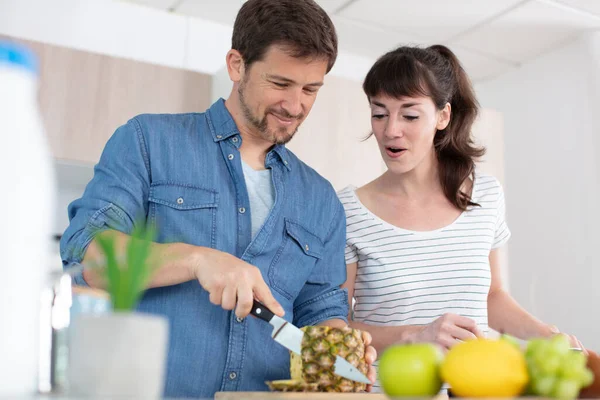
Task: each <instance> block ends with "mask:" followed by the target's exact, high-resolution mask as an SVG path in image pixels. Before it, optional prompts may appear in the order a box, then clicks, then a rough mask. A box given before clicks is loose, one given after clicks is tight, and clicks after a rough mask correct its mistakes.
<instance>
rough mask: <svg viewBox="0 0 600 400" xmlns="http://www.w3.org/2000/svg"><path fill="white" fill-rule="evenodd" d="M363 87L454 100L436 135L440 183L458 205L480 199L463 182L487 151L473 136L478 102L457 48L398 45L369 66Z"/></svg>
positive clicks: (370, 92)
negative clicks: (474, 140) (447, 117)
mask: <svg viewBox="0 0 600 400" xmlns="http://www.w3.org/2000/svg"><path fill="white" fill-rule="evenodd" d="M363 90H364V91H365V93H366V95H367V97H368V98H369V99H371V98H373V97H375V96H378V95H386V96H390V97H394V98H401V97H414V96H427V97H430V98H431V99H432V100H433V102H434V104H435V105H436V107H437V108H438V109H439V110H441V109H443V108H444V107H445V105H446V103H450V107H451V116H450V123H449V124H448V126H447V127H446V129H443V130H438V131H437V132H436V134H435V138H434V147H435V152H436V155H437V159H438V162H439V177H440V183H441V185H442V188H443V190H444V194H445V195H446V198H447V199H448V200H449V201H450V202H451V203H452V204H454V205H455V206H456V207H457V208H458V209H460V210H463V211H464V210H466V209H467V207H468V206H470V205H478V204H476V203H473V202H472V201H471V196H470V194H468V193H465V192H464V191H463V185H464V184H465V183H466V181H467V180H468V179H469V178H470V177H471V178H473V179H475V176H474V171H475V160H476V159H477V158H478V157H481V156H482V155H483V154H484V153H485V149H484V148H482V147H477V146H475V144H474V142H473V139H472V136H471V128H472V126H473V123H474V122H475V119H476V118H477V113H478V110H479V104H478V102H477V99H476V97H475V92H474V90H473V86H472V84H471V81H470V80H469V77H468V75H467V73H466V72H465V70H464V69H463V67H462V66H461V64H460V62H459V61H458V59H457V58H456V56H455V55H454V53H453V52H452V51H451V50H450V49H448V48H447V47H445V46H442V45H434V46H430V47H428V48H425V49H424V48H419V47H407V46H403V47H399V48H398V49H396V50H393V51H390V52H389V53H387V54H385V55H383V56H382V57H381V58H379V59H378V60H377V62H376V63H375V64H374V65H373V67H371V70H370V71H369V72H368V74H367V76H366V78H365V81H364V83H363Z"/></svg>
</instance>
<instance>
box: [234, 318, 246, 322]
mask: <svg viewBox="0 0 600 400" xmlns="http://www.w3.org/2000/svg"><path fill="white" fill-rule="evenodd" d="M235 320H236V321H237V322H239V323H242V322H243V321H244V318H240V317H235Z"/></svg>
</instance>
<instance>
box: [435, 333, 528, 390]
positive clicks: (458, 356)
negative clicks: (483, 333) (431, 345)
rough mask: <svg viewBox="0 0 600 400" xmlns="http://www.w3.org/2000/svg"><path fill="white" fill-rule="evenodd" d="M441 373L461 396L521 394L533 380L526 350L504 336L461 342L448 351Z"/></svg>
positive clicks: (452, 388)
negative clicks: (528, 370) (529, 373)
mask: <svg viewBox="0 0 600 400" xmlns="http://www.w3.org/2000/svg"><path fill="white" fill-rule="evenodd" d="M441 375H442V378H443V380H444V381H445V382H447V383H448V384H449V385H450V387H451V390H452V393H453V394H454V395H456V396H460V397H513V396H518V395H519V394H521V393H522V392H523V390H524V389H525V387H526V386H527V382H528V380H529V377H528V375H527V365H526V362H525V357H524V355H523V353H522V352H521V351H520V350H519V349H518V348H517V347H515V345H514V344H513V343H510V342H509V341H507V340H502V339H496V340H491V339H474V340H468V341H465V342H462V343H459V344H457V345H456V346H454V347H452V348H451V349H450V350H449V351H448V353H447V354H446V358H445V360H444V362H443V363H442V366H441Z"/></svg>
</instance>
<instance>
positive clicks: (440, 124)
mask: <svg viewBox="0 0 600 400" xmlns="http://www.w3.org/2000/svg"><path fill="white" fill-rule="evenodd" d="M451 115H452V108H451V107H450V103H446V105H445V106H444V108H443V109H442V110H440V112H439V114H438V121H437V125H436V128H437V130H438V131H441V130H444V129H446V128H447V127H448V124H449V123H450V116H451Z"/></svg>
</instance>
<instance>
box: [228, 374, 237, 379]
mask: <svg viewBox="0 0 600 400" xmlns="http://www.w3.org/2000/svg"><path fill="white" fill-rule="evenodd" d="M235 378H237V374H236V373H235V372H231V373H230V374H229V379H231V380H234V379H235Z"/></svg>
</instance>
